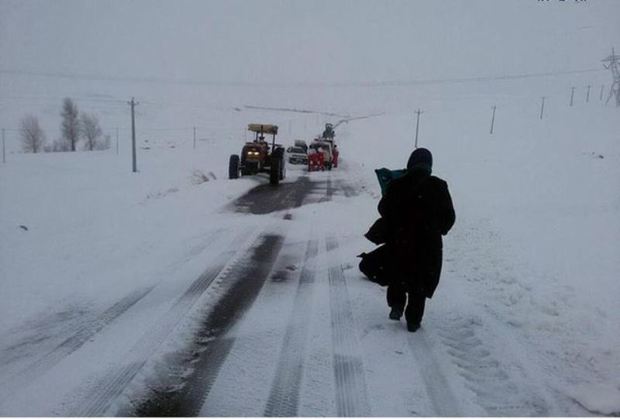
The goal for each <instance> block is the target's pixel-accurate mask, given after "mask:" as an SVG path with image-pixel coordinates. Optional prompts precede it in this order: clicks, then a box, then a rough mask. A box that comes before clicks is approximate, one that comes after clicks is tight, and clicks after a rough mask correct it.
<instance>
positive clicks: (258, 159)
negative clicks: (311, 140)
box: [228, 124, 286, 185]
mask: <svg viewBox="0 0 620 419" xmlns="http://www.w3.org/2000/svg"><path fill="white" fill-rule="evenodd" d="M248 131H251V132H253V133H254V134H255V137H254V141H251V142H247V143H245V145H244V146H243V148H242V149H241V154H240V155H239V154H232V155H231V156H230V158H229V160H228V177H229V179H237V178H238V177H239V176H251V175H256V174H258V173H263V172H264V173H269V183H270V184H272V185H277V184H278V183H279V182H280V181H281V180H282V179H284V177H285V176H286V167H285V160H284V147H282V145H281V144H276V135H277V134H278V126H277V125H271V124H248ZM265 134H267V135H271V136H272V140H271V146H270V145H269V143H268V142H267V141H265Z"/></svg>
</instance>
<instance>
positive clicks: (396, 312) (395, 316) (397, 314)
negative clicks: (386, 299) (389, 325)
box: [390, 307, 403, 320]
mask: <svg viewBox="0 0 620 419" xmlns="http://www.w3.org/2000/svg"><path fill="white" fill-rule="evenodd" d="M401 317H403V310H402V309H399V308H397V307H392V310H391V311H390V319H391V320H400V318H401Z"/></svg>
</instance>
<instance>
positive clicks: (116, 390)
mask: <svg viewBox="0 0 620 419" xmlns="http://www.w3.org/2000/svg"><path fill="white" fill-rule="evenodd" d="M246 233H247V232H246V231H244V232H243V233H242V234H246ZM240 236H241V235H240ZM255 239H256V236H255V235H251V236H250V239H249V240H248V241H247V242H246V244H247V243H252V242H254V240H255ZM235 242H236V241H233V243H235ZM245 248H246V246H240V249H241V250H240V251H241V252H243V250H244V249H245ZM235 253H236V251H235V250H228V251H226V252H224V253H222V254H221V255H220V256H219V258H218V260H217V261H215V262H214V263H213V265H212V266H211V267H209V268H208V269H207V270H206V271H205V272H203V274H202V275H200V276H199V277H198V278H197V279H196V280H195V281H194V282H193V283H192V284H191V285H190V286H189V288H187V290H186V291H185V292H184V293H183V294H182V295H181V296H180V297H179V298H178V299H177V300H176V302H175V303H174V304H173V305H172V307H171V308H170V309H169V310H168V311H167V312H166V313H165V314H164V315H163V316H162V317H161V321H160V322H158V323H157V324H156V326H154V327H153V328H152V329H150V330H148V331H147V332H146V333H145V334H144V335H142V337H141V338H140V339H139V340H138V341H137V342H136V343H135V344H134V345H133V347H132V348H131V349H130V350H129V351H128V353H127V358H126V361H127V363H126V365H125V366H124V367H121V368H120V369H118V370H117V371H116V372H114V373H112V374H109V375H107V376H106V377H105V378H104V379H103V380H101V381H99V383H98V384H96V385H95V386H93V388H91V389H89V390H87V392H86V394H85V395H84V396H83V397H82V399H83V400H87V402H85V403H83V404H81V405H79V406H78V407H77V408H76V409H74V410H75V412H73V413H72V414H71V415H70V416H102V415H104V414H105V411H106V410H107V409H108V407H109V406H110V405H111V403H112V402H113V401H114V400H115V399H116V398H118V396H120V394H121V393H122V392H123V390H124V389H125V388H126V387H127V385H128V384H129V383H130V382H131V380H132V379H133V378H134V377H135V376H136V374H137V373H138V372H139V371H140V370H141V369H142V367H144V365H145V364H146V362H147V360H148V358H149V357H150V356H152V355H153V354H154V353H155V351H156V350H157V348H158V347H159V346H160V345H161V344H162V343H163V342H164V341H165V340H166V338H167V337H168V335H169V334H170V333H172V331H173V330H174V328H175V327H176V326H177V324H178V323H179V322H180V321H181V320H182V319H183V317H184V316H185V315H186V314H187V313H188V312H189V311H190V309H191V308H192V307H193V305H194V304H195V303H196V301H197V300H198V299H199V298H200V296H202V294H203V293H204V292H205V291H206V290H207V288H208V287H209V285H211V283H212V282H213V281H214V280H215V279H216V278H217V277H218V276H220V273H221V272H222V271H224V268H225V267H226V265H228V264H229V263H231V261H233V263H234V260H235V258H234V255H235Z"/></svg>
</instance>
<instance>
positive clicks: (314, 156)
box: [308, 139, 334, 172]
mask: <svg viewBox="0 0 620 419" xmlns="http://www.w3.org/2000/svg"><path fill="white" fill-rule="evenodd" d="M333 159H334V155H333V149H332V144H331V143H330V142H329V141H321V140H318V139H317V140H314V141H313V142H312V143H311V144H310V147H309V149H308V171H310V172H312V171H314V170H325V169H327V170H332V166H333Z"/></svg>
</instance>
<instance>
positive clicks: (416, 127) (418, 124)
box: [415, 108, 424, 148]
mask: <svg viewBox="0 0 620 419" xmlns="http://www.w3.org/2000/svg"><path fill="white" fill-rule="evenodd" d="M415 113H417V114H418V119H417V122H416V124H415V148H418V132H419V128H420V114H421V113H424V112H422V111H421V110H420V109H419V108H418V110H417V111H416V112H415Z"/></svg>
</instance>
